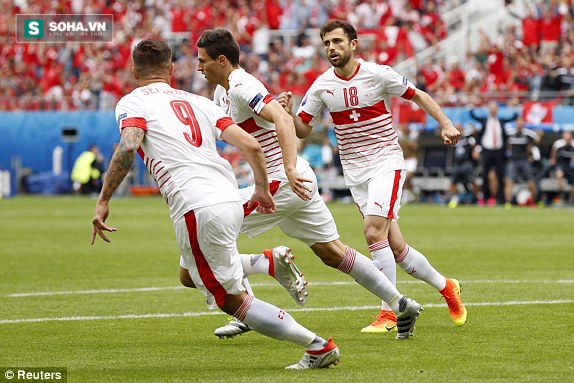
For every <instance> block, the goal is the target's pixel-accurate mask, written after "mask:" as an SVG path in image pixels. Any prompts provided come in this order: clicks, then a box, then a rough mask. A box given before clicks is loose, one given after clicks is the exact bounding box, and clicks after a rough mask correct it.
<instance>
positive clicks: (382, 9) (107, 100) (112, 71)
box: [0, 0, 574, 206]
mask: <svg viewBox="0 0 574 383" xmlns="http://www.w3.org/2000/svg"><path fill="white" fill-rule="evenodd" d="M476 3H477V2H476V1H470V0H251V1H248V0H212V1H209V2H205V1H200V0H191V1H187V0H139V1H127V0H118V1H109V0H68V1H66V0H51V1H39V0H14V1H12V0H10V1H8V0H0V5H1V6H2V8H3V9H4V10H9V9H10V10H11V12H7V11H5V12H3V13H0V110H5V111H18V110H34V111H38V110H106V109H113V108H114V107H115V104H116V102H117V101H118V100H119V98H120V97H122V96H123V95H125V94H126V93H128V92H130V91H131V90H132V89H133V88H134V87H135V86H136V83H135V82H134V80H133V78H132V74H131V65H130V53H131V49H132V47H133V46H134V45H135V44H137V42H138V41H140V40H141V39H143V38H150V37H157V38H162V39H166V40H167V41H168V42H169V43H170V45H171V46H172V47H173V49H174V59H175V62H176V72H175V77H174V79H173V86H174V87H177V88H181V89H185V90H188V91H191V92H194V93H197V94H201V95H204V96H207V97H211V96H212V94H213V93H212V92H213V88H212V87H211V86H209V85H208V84H207V83H206V81H205V79H204V78H203V76H202V75H201V74H200V73H199V72H198V71H197V61H196V49H197V48H196V46H195V42H196V40H197V38H198V37H199V35H200V34H201V32H202V31H203V30H204V29H206V28H214V27H224V28H227V29H229V30H231V31H232V32H233V33H234V35H235V36H236V38H237V40H238V41H239V43H240V46H241V51H242V56H241V66H242V67H244V68H245V69H246V70H247V71H249V72H250V73H252V74H253V75H255V76H256V77H258V78H259V79H260V80H261V81H262V82H263V83H264V84H266V86H267V87H268V89H269V91H270V92H271V93H274V94H278V93H280V92H281V91H283V90H291V91H293V92H294V93H295V94H296V95H298V96H299V97H300V96H301V95H303V94H304V92H305V91H306V90H307V89H308V87H309V86H310V84H311V83H312V81H313V80H314V79H315V78H316V77H317V76H318V75H319V74H321V73H322V72H323V71H324V70H326V69H327V68H328V67H329V64H328V62H327V60H326V59H325V56H324V53H323V50H322V46H321V44H320V39H319V36H318V27H320V26H321V25H322V24H323V23H324V22H325V21H326V20H328V19H332V18H341V19H347V20H349V21H350V22H351V23H352V24H353V25H355V26H356V28H357V30H358V32H359V35H360V36H359V56H360V57H362V58H364V59H365V60H367V61H373V62H377V63H380V64H387V65H391V66H393V67H395V69H397V71H399V73H403V74H405V75H407V76H408V77H409V79H410V80H411V82H413V83H414V84H415V85H416V86H417V87H418V88H420V89H422V90H425V91H426V92H428V93H429V94H431V95H432V96H433V97H434V98H435V99H436V100H437V102H439V104H441V105H442V106H460V107H465V108H468V109H474V108H478V107H484V106H486V105H488V103H489V102H492V101H494V102H496V103H497V104H498V105H500V106H501V107H505V108H510V109H512V110H517V111H518V112H519V113H520V112H521V110H522V108H523V107H524V105H525V103H529V102H533V101H535V102H539V101H549V102H551V103H552V105H574V67H573V65H572V63H573V62H574V0H500V1H498V0H497V1H492V2H491V1H488V2H482V3H483V4H481V5H480V6H481V7H482V9H483V11H482V14H481V11H480V9H479V8H477V7H476ZM487 3H488V4H487ZM490 3H492V4H490ZM493 4H494V7H493V6H492V5H493ZM485 12H486V14H485ZM19 13H25V14H51V13H52V14H53V13H62V14H66V13H93V14H113V15H114V24H115V27H114V41H113V42H111V43H92V44H77V43H57V44H56V43H53V44H51V43H45V44H35V43H29V44H26V43H16V42H15V40H14V28H15V27H14V22H15V17H14V15H16V14H19ZM478 19H480V20H481V22H479V23H476V22H475V23H473V20H474V21H476V20H478ZM471 24H473V25H474V28H476V29H474V30H473V29H471ZM396 105H397V109H396V110H397V115H398V114H403V118H402V119H401V120H400V121H398V120H397V125H396V126H397V130H399V131H400V132H401V137H402V140H403V149H404V150H405V154H406V157H407V158H410V159H411V160H409V163H410V165H409V167H410V174H412V175H413V176H414V177H415V178H417V177H418V179H420V178H421V176H428V175H429V167H428V166H425V158H423V157H424V156H425V155H428V153H427V154H422V150H421V147H424V146H425V142H424V141H425V140H422V142H420V140H419V139H420V138H421V137H423V136H424V134H423V132H424V130H425V126H424V125H421V124H420V123H421V122H424V121H425V119H424V116H421V111H420V110H416V109H411V107H410V106H408V107H407V106H404V107H403V105H402V104H401V102H400V101H398V100H397V104H396ZM404 108H406V109H404ZM407 114H408V115H409V117H408V118H405V116H406V115H407ZM423 114H424V113H423ZM417 116H418V117H417ZM453 122H457V123H458V125H459V126H460V127H461V130H465V131H467V133H465V134H467V135H468V136H469V137H475V136H476V132H477V131H478V129H479V124H478V123H476V124H474V125H473V124H472V123H469V122H467V121H453ZM527 122H528V121H527ZM463 123H464V126H462V125H463ZM321 125H322V126H319V127H318V128H317V129H315V132H314V133H313V135H312V136H311V137H310V138H309V139H307V140H306V141H305V142H304V143H301V153H302V154H303V155H304V156H305V157H306V158H307V159H309V160H310V162H311V163H312V165H313V166H314V167H315V168H316V170H318V171H319V174H321V177H322V181H323V185H324V189H326V190H324V196H325V198H326V199H330V198H333V197H337V194H336V193H334V192H333V191H331V186H330V185H332V186H334V187H335V188H336V185H337V178H338V175H339V170H337V169H338V168H337V150H336V148H335V147H334V145H333V132H332V124H331V121H330V117H329V116H328V115H325V121H324V123H323V124H321ZM426 128H428V127H426ZM509 128H512V129H515V125H514V123H512V126H510V127H509ZM531 128H533V129H532V132H533V133H532V134H530V133H529V134H530V136H532V137H533V138H532V142H530V141H529V146H528V153H527V157H528V159H529V160H530V161H532V162H533V164H534V167H535V168H537V169H539V170H538V171H539V173H536V174H534V173H533V174H534V176H533V177H534V178H535V177H538V184H539V185H538V189H537V190H536V189H532V188H530V187H529V188H528V191H529V193H530V196H529V198H530V199H527V200H528V203H532V202H535V201H537V200H539V201H544V199H548V198H553V199H554V198H556V200H560V201H564V200H566V201H567V198H570V199H571V198H572V196H571V194H573V193H570V190H569V188H568V186H566V185H559V184H555V186H554V188H553V190H554V192H555V194H552V195H550V196H545V195H541V194H540V191H541V187H540V182H539V181H540V180H542V179H544V178H545V177H553V178H554V179H555V178H556V171H555V164H556V161H557V160H556V158H552V157H553V156H554V157H556V154H555V153H554V152H555V151H556V150H555V149H554V146H555V142H556V141H558V140H566V144H567V145H566V147H567V148H568V147H569V146H568V145H570V146H571V137H562V136H561V135H558V136H557V135H556V134H554V135H548V134H547V135H546V138H544V136H545V134H544V130H543V129H537V127H535V126H531ZM469 131H470V132H471V133H468V132H469ZM423 138H424V137H423ZM471 141H472V140H471ZM560 142H561V143H560V144H559V145H562V141H560ZM472 146H473V147H472V148H471V152H473V151H474V152H476V151H478V152H479V151H480V143H479V142H475V143H474V144H473V145H472ZM474 146H478V149H476V148H475V147H474ZM533 148H538V151H537V150H536V149H533ZM505 149H507V157H508V158H511V147H510V146H509V147H508V148H505ZM568 150H570V149H568ZM568 150H566V152H565V153H570V152H569V151H568ZM459 151H460V149H459ZM222 153H223V154H224V156H226V157H227V158H228V159H230V161H231V162H232V164H233V165H234V167H235V169H236V172H237V175H238V177H239V178H240V180H241V179H245V180H246V182H247V180H248V179H249V174H248V171H247V170H246V167H245V166H244V164H243V161H242V159H241V158H240V157H239V155H238V154H237V153H236V152H235V151H234V150H233V148H228V147H222ZM553 153H554V154H553ZM448 156H449V161H448V166H444V164H443V165H442V166H438V167H439V168H440V167H442V168H443V169H442V172H440V171H439V172H438V173H440V174H438V175H439V176H441V177H443V178H444V177H446V178H452V177H451V176H452V175H453V173H454V171H453V170H454V168H455V165H456V150H451V151H450V152H449V154H448ZM479 157H480V156H479V154H476V153H475V154H472V153H471V160H472V161H474V163H473V174H475V175H476V177H477V179H478V180H479V182H478V183H479V184H480V180H481V179H483V180H486V182H490V181H489V180H490V179H491V178H492V179H493V180H494V179H496V177H494V176H493V177H491V178H487V177H479V174H480V173H481V168H480V166H481V162H480V160H479ZM558 157H560V154H559V156H558ZM564 157H567V154H564ZM431 162H432V161H431ZM535 162H538V163H535ZM573 163H574V161H572V160H570V164H569V165H568V166H570V168H568V167H566V168H567V171H566V172H565V173H566V174H565V175H563V176H562V178H563V179H565V180H566V181H568V178H569V177H570V172H572V171H574V170H572V168H573V167H574V165H572V164H573ZM563 167H565V165H563ZM540 174H542V175H540ZM435 178H436V177H435ZM534 178H533V179H534ZM329 180H331V181H329ZM500 180H501V179H500V178H498V184H499V185H495V186H491V189H492V190H493V191H492V194H494V195H498V194H497V193H498V192H499V191H500V190H503V189H504V185H501V184H500ZM502 180H503V182H506V181H505V178H502ZM527 181H528V180H525V181H524V182H526V183H527ZM562 182H563V183H566V184H568V182H564V181H562ZM456 183H459V182H458V180H457V182H455V184H456ZM492 183H493V184H496V183H497V182H495V181H493V182H492ZM570 183H571V184H574V181H570ZM479 186H480V185H479ZM440 189H441V190H442V191H443V192H442V193H441V198H444V201H445V202H447V203H448V202H449V201H451V200H453V201H455V202H454V203H451V206H456V205H457V204H458V203H459V201H461V202H464V201H468V202H473V203H488V202H487V201H486V199H485V198H484V197H485V196H484V195H482V194H484V193H482V192H481V191H480V187H477V186H475V187H469V188H467V187H464V185H460V183H459V186H458V187H456V186H455V187H453V186H451V185H450V184H449V185H448V186H444V185H442V186H441V188H440ZM459 191H460V192H462V194H463V195H460V193H459ZM562 191H564V192H563V193H562ZM564 193H566V194H564ZM423 194H424V193H423V191H421V190H420V188H419V187H418V186H417V185H416V182H415V183H411V182H407V187H406V193H405V197H404V198H405V202H408V201H409V200H412V199H421V198H423V197H424V195H423ZM512 194H513V195H512V197H511V198H510V200H508V198H506V197H504V196H501V197H500V198H498V200H497V201H496V202H498V203H515V202H516V198H515V195H514V194H516V193H512ZM435 195H436V193H435ZM455 195H457V196H458V197H457V198H456V199H455V198H453V197H454V196H455ZM465 195H470V196H468V197H464V196H465ZM459 197H460V198H459ZM463 197H464V198H463ZM490 202H491V203H492V200H491V201H490ZM546 202H548V201H546Z"/></svg>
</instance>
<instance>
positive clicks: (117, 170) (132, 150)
mask: <svg viewBox="0 0 574 383" xmlns="http://www.w3.org/2000/svg"><path fill="white" fill-rule="evenodd" d="M144 137H145V131H144V130H143V129H140V128H136V127H126V128H124V129H123V130H122V134H121V139H120V143H119V144H118V147H117V148H116V151H115V152H114V154H113V156H112V159H111V160H110V166H109V167H108V171H107V173H106V179H105V181H104V186H103V188H102V197H103V198H104V199H105V200H106V201H107V200H109V199H110V198H111V197H112V194H113V193H114V191H115V190H116V189H117V188H118V186H119V185H120V184H121V183H122V181H123V180H124V178H125V177H126V175H127V174H128V173H129V171H130V170H131V168H132V165H133V163H134V159H135V155H136V151H137V149H138V148H139V147H140V145H141V143H142V141H143V139H144Z"/></svg>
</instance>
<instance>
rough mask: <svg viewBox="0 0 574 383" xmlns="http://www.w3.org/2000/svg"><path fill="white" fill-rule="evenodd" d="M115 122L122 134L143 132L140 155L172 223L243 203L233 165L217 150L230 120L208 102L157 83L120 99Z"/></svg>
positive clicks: (140, 88)
mask: <svg viewBox="0 0 574 383" xmlns="http://www.w3.org/2000/svg"><path fill="white" fill-rule="evenodd" d="M116 121H117V122H118V126H119V128H120V130H121V129H123V128H125V127H128V126H135V127H138V128H141V129H143V130H145V131H146V135H145V138H144V140H143V142H142V144H141V147H140V148H139V150H138V153H139V154H140V156H141V157H142V159H143V160H144V162H145V165H146V167H147V169H148V171H149V172H150V174H151V175H152V176H153V177H154V179H155V181H156V182H157V184H158V186H159V189H160V192H161V194H162V195H163V197H164V198H165V199H166V201H167V203H168V204H169V207H170V215H171V218H172V219H173V220H176V219H178V218H180V217H182V216H183V215H184V214H185V213H187V212H188V211H190V210H193V209H197V208H199V207H204V206H208V205H213V204H217V203H222V202H231V201H241V198H240V195H239V191H238V189H237V181H236V180H235V176H234V173H233V170H232V168H231V165H230V164H229V162H227V161H226V160H225V159H223V158H221V157H220V156H219V154H218V153H217V150H216V147H215V140H216V139H218V138H220V136H221V132H222V131H223V130H224V129H225V128H227V127H228V126H229V125H231V124H233V120H231V118H229V116H227V115H226V114H225V113H224V112H223V111H222V110H221V109H220V108H218V107H217V106H216V105H215V104H214V103H213V102H212V101H211V100H209V99H207V98H205V97H200V96H197V95H194V94H191V93H188V92H185V91H183V90H179V89H173V88H172V87H171V86H169V85H168V84H166V83H163V82H157V83H153V84H150V85H147V86H143V87H139V88H137V89H135V90H134V91H133V92H131V93H130V94H128V95H126V96H124V97H123V98H122V99H121V100H120V101H119V102H118V105H117V106H116Z"/></svg>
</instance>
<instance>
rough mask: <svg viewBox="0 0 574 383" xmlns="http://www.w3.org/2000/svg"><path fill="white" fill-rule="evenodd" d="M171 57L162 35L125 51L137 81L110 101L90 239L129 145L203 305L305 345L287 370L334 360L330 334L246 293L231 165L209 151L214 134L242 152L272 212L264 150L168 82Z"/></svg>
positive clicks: (127, 159)
mask: <svg viewBox="0 0 574 383" xmlns="http://www.w3.org/2000/svg"><path fill="white" fill-rule="evenodd" d="M171 58H172V53H171V49H170V48H169V46H168V45H167V44H166V43H165V42H164V41H161V40H152V39H149V40H143V41H141V42H140V43H139V44H138V45H137V46H136V48H135V50H134V52H133V61H134V67H133V74H134V77H135V78H136V79H137V80H138V83H139V85H140V87H139V88H137V89H135V90H134V91H133V92H131V93H130V94H128V95H127V96H125V97H123V98H122V99H121V100H120V101H119V103H118V105H117V107H116V118H117V121H118V125H119V128H120V130H121V139H120V143H119V145H118V148H117V149H116V151H115V152H114V155H113V157H112V159H111V162H110V166H109V169H108V171H107V173H106V178H105V181H104V185H103V189H102V192H101V193H100V195H99V197H98V201H97V203H96V208H95V213H94V218H93V221H92V222H93V230H92V237H91V242H92V244H93V243H94V240H95V238H96V234H98V235H99V236H100V237H101V238H103V239H104V240H105V241H106V242H109V239H108V238H107V236H106V235H105V234H104V231H110V232H112V231H115V228H114V227H111V226H108V225H107V224H106V223H105V221H106V218H107V217H108V213H109V208H108V202H109V200H110V199H111V197H112V194H113V192H114V190H115V189H116V188H117V187H118V185H119V184H120V183H121V181H122V180H123V179H124V177H125V176H126V174H127V173H128V172H129V170H130V169H131V167H132V164H133V161H134V157H135V153H136V151H137V152H138V153H139V154H140V155H141V156H142V158H143V160H144V162H145V164H146V167H147V169H148V170H149V172H150V173H151V174H152V175H153V176H154V178H155V180H156V182H157V184H158V185H159V188H160V191H161V194H162V195H163V197H164V198H165V199H166V201H167V203H168V204H169V207H170V215H171V218H172V220H173V224H174V229H175V233H176V240H177V242H178V245H179V248H180V251H181V254H182V256H183V258H184V259H185V261H186V264H187V265H188V268H189V274H190V277H191V280H192V281H193V283H194V285H195V286H196V287H197V288H198V289H200V290H201V291H202V292H203V294H204V295H205V296H206V300H207V302H208V305H209V306H210V307H216V306H217V307H219V308H220V309H221V310H222V311H224V312H226V313H228V314H229V315H234V316H236V317H238V318H240V319H241V320H242V321H243V322H245V323H246V324H247V325H249V326H250V327H251V328H253V329H254V330H257V331H258V332H260V333H262V334H265V335H267V336H269V337H272V338H275V339H278V340H287V341H290V342H292V343H295V344H298V345H301V346H303V347H305V348H306V351H305V353H304V355H303V358H301V360H300V361H299V362H298V363H296V364H293V365H291V366H289V367H287V368H291V369H304V368H321V367H328V366H329V365H332V364H337V363H338V361H339V349H338V347H337V345H336V344H335V343H334V342H333V340H332V339H331V338H329V339H328V340H325V339H323V338H321V337H320V336H318V335H316V334H315V333H313V332H311V331H310V330H308V329H306V328H305V327H303V326H301V325H300V324H299V323H297V322H296V321H295V319H293V317H292V316H291V315H289V314H288V313H286V312H285V311H284V310H281V309H279V308H277V307H275V306H273V305H271V304H269V303H267V302H264V301H262V300H259V299H257V298H255V297H254V296H253V295H251V294H248V293H247V292H246V289H245V287H244V286H243V284H242V279H243V270H242V266H241V262H240V260H239V253H238V251H237V243H236V240H237V236H238V235H239V229H240V227H241V221H242V218H243V209H242V206H241V202H240V196H239V192H238V189H237V183H236V181H235V177H234V173H233V170H232V168H231V165H230V164H229V163H228V162H227V161H225V160H224V159H223V158H221V157H220V156H219V155H218V153H217V151H216V146H215V140H216V139H218V138H220V137H221V138H222V139H224V140H226V141H227V142H229V143H231V144H233V145H235V146H237V147H238V148H239V149H240V150H241V151H242V152H243V153H244V154H245V156H246V158H247V161H248V162H249V164H250V166H251V167H252V169H253V172H254V175H255V180H256V187H255V188H254V193H253V195H252V196H251V203H250V206H251V205H254V204H257V205H258V206H257V208H256V209H257V211H258V212H259V213H273V212H274V210H275V204H274V202H273V197H272V196H271V194H270V191H269V186H268V179H267V174H266V171H265V161H264V157H263V153H262V151H261V147H260V146H259V143H258V142H257V140H255V139H254V138H253V137H251V136H250V135H249V134H247V133H245V132H244V131H243V130H242V129H241V128H240V127H239V126H237V125H236V124H235V123H234V122H233V120H231V118H229V117H228V116H227V115H226V114H225V113H224V112H223V111H222V110H221V109H220V108H219V107H217V106H216V105H215V104H213V102H212V101H210V100H208V99H206V98H203V97H200V96H196V95H193V94H190V93H188V92H185V91H182V90H178V89H173V88H172V87H171V86H170V85H169V83H170V78H171V76H172V74H173V70H174V64H173V63H172V61H171Z"/></svg>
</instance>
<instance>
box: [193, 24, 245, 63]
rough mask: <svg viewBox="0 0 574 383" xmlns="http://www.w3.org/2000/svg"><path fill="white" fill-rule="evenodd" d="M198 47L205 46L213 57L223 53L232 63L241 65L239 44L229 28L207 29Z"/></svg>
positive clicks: (198, 41)
mask: <svg viewBox="0 0 574 383" xmlns="http://www.w3.org/2000/svg"><path fill="white" fill-rule="evenodd" d="M197 47H198V48H205V51H206V52H207V54H208V55H209V57H211V58H212V59H215V58H217V57H219V56H220V55H223V56H225V57H227V59H228V60H229V62H230V63H231V64H232V65H239V44H238V43H237V40H235V37H233V35H232V34H231V32H229V31H228V30H227V29H223V28H217V29H206V30H205V31H203V33H202V34H201V36H200V37H199V40H197Z"/></svg>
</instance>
